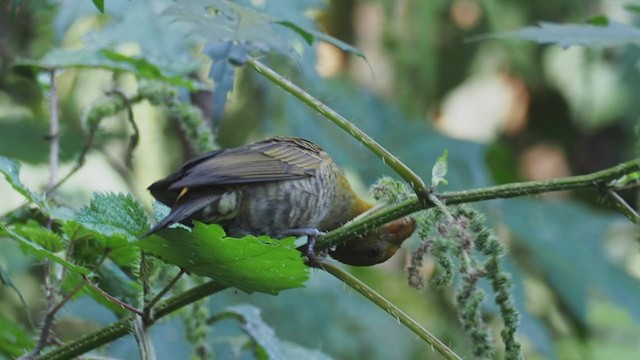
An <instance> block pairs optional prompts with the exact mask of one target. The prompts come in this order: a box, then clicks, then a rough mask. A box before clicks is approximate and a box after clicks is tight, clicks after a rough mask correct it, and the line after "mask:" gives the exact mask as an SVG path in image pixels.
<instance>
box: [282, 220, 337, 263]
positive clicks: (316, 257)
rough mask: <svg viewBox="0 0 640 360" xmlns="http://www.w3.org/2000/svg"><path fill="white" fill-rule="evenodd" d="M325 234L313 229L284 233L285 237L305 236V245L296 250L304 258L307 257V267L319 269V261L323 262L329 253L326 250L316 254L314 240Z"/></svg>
mask: <svg viewBox="0 0 640 360" xmlns="http://www.w3.org/2000/svg"><path fill="white" fill-rule="evenodd" d="M324 234H326V233H325V232H324V231H320V230H318V229H315V228H298V229H290V230H287V231H285V232H284V234H283V235H285V236H306V237H307V243H306V245H303V246H301V247H299V248H298V250H300V251H301V252H302V253H303V254H304V255H305V256H306V257H307V261H306V263H307V265H309V266H312V267H319V264H320V262H321V261H323V260H324V259H325V258H326V257H327V254H328V253H329V252H328V251H327V250H325V251H321V252H320V253H316V251H315V246H316V239H318V237H320V236H321V235H324Z"/></svg>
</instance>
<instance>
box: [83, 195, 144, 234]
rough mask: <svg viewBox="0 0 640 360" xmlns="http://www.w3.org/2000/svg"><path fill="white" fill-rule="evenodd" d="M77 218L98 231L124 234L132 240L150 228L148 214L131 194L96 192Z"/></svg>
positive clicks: (85, 225) (89, 227)
mask: <svg viewBox="0 0 640 360" xmlns="http://www.w3.org/2000/svg"><path fill="white" fill-rule="evenodd" d="M75 220H76V221H77V222H78V223H80V224H81V225H82V226H84V227H85V228H87V229H90V230H93V231H94V232H96V233H100V234H103V235H105V236H113V235H123V236H125V237H126V238H127V239H129V240H131V241H133V240H136V239H137V238H138V237H140V236H142V235H143V234H144V233H146V232H147V231H148V230H149V223H148V222H147V214H146V213H145V211H144V208H143V207H142V205H141V204H140V203H139V202H138V201H137V200H135V199H134V198H133V197H132V196H131V194H126V195H125V194H113V193H105V194H101V193H96V194H94V196H93V199H91V201H90V203H89V206H85V207H83V208H82V209H80V211H79V212H78V214H77V215H76V219H75Z"/></svg>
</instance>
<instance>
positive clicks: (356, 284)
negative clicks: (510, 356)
mask: <svg viewBox="0 0 640 360" xmlns="http://www.w3.org/2000/svg"><path fill="white" fill-rule="evenodd" d="M320 268H321V269H323V270H324V271H326V272H328V273H329V274H331V275H333V276H335V277H336V278H338V279H339V280H340V281H342V282H343V283H345V284H347V285H349V286H350V287H351V288H352V289H354V290H356V291H357V292H359V293H360V294H362V295H363V296H364V297H366V298H367V299H369V301H371V302H372V303H374V304H376V305H378V306H379V307H380V308H381V309H382V310H384V311H386V312H387V313H389V314H390V315H391V316H393V317H395V318H396V319H398V320H399V321H400V322H401V323H402V324H403V325H404V326H406V327H407V328H408V329H409V330H411V331H413V333H414V334H416V335H418V336H419V337H421V338H422V339H423V340H424V341H426V342H427V343H428V344H429V345H431V347H432V348H434V349H435V350H436V351H437V352H439V353H440V354H442V356H444V357H445V358H446V359H449V360H452V359H457V360H461V359H462V358H461V357H460V356H458V355H457V354H456V353H455V352H453V350H451V349H449V347H447V345H445V344H444V343H442V342H441V341H440V340H439V339H438V338H437V337H435V336H434V335H433V334H431V333H430V332H429V330H427V329H425V328H424V327H422V325H420V324H418V323H417V322H416V321H415V320H413V319H412V318H411V317H410V316H409V315H407V314H405V313H404V312H403V311H402V310H400V309H398V308H397V307H396V306H395V305H394V304H393V303H391V302H390V301H389V300H387V299H385V298H384V297H382V295H380V294H379V293H378V292H376V291H375V290H373V289H372V288H370V287H369V286H367V285H366V284H365V283H363V282H362V281H360V280H359V279H358V278H356V277H354V276H353V275H351V274H349V273H348V272H346V271H344V270H342V269H340V268H339V267H337V266H335V265H333V264H330V263H328V262H321V263H320Z"/></svg>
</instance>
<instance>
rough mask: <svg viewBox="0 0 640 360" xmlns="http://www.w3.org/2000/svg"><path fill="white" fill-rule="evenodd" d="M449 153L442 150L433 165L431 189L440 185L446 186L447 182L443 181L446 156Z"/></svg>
mask: <svg viewBox="0 0 640 360" xmlns="http://www.w3.org/2000/svg"><path fill="white" fill-rule="evenodd" d="M448 154H449V151H448V150H447V149H444V152H443V153H442V155H441V156H439V157H438V160H436V163H435V165H433V168H432V169H431V187H433V188H436V187H438V185H440V184H444V185H447V184H448V181H447V180H446V179H445V176H447V156H448Z"/></svg>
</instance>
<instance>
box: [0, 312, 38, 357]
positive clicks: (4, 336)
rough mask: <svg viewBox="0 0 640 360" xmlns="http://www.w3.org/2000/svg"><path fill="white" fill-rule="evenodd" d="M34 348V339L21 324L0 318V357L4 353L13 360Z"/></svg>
mask: <svg viewBox="0 0 640 360" xmlns="http://www.w3.org/2000/svg"><path fill="white" fill-rule="evenodd" d="M34 346H35V340H34V338H33V337H32V336H31V335H30V334H29V332H28V331H27V330H26V329H25V328H24V327H23V326H22V324H20V323H16V322H15V321H9V320H7V319H6V318H4V317H2V316H0V355H1V353H5V354H8V355H9V356H11V358H14V359H15V358H18V357H19V356H21V355H24V354H25V352H26V349H31V348H33V347H34Z"/></svg>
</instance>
